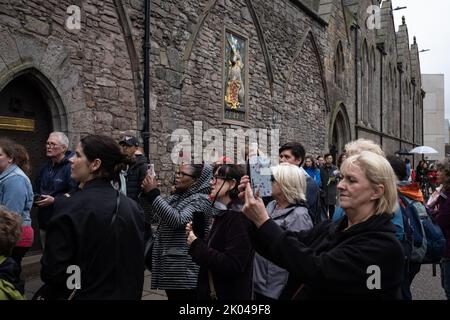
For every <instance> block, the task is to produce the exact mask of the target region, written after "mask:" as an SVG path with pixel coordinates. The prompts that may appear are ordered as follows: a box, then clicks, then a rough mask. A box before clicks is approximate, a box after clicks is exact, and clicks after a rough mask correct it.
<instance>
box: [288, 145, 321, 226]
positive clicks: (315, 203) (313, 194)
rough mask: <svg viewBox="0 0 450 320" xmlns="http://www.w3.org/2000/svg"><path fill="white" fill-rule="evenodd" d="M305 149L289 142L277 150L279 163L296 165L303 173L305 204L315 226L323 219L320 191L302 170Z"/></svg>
mask: <svg viewBox="0 0 450 320" xmlns="http://www.w3.org/2000/svg"><path fill="white" fill-rule="evenodd" d="M305 154H306V152H305V148H303V146H302V145H301V144H300V143H297V142H289V143H286V144H284V145H283V146H281V148H280V150H279V155H280V163H284V162H287V163H290V164H293V165H296V166H298V167H299V168H300V170H302V171H303V173H304V174H305V177H306V202H307V204H308V210H309V213H310V215H311V218H312V220H313V223H314V224H316V223H318V222H320V221H322V220H324V217H323V215H324V214H323V212H322V211H323V208H322V206H321V203H320V201H321V199H320V189H319V187H318V186H317V183H315V182H314V179H312V178H311V177H310V176H309V175H308V174H307V173H306V171H305V170H304V169H303V168H302V165H303V161H304V160H305Z"/></svg>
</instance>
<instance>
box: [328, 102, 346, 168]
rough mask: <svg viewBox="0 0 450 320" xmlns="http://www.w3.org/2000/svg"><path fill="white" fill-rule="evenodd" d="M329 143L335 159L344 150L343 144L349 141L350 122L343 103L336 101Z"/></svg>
mask: <svg viewBox="0 0 450 320" xmlns="http://www.w3.org/2000/svg"><path fill="white" fill-rule="evenodd" d="M330 120H331V125H330V134H329V140H328V141H329V144H330V150H332V151H333V152H334V153H335V155H334V158H335V159H336V158H337V156H339V154H341V153H343V152H344V147H345V145H346V144H347V143H348V142H350V141H351V133H350V122H349V120H348V115H347V111H346V109H345V106H344V104H342V103H338V104H337V107H336V108H335V109H334V112H333V114H332V117H331V119H330Z"/></svg>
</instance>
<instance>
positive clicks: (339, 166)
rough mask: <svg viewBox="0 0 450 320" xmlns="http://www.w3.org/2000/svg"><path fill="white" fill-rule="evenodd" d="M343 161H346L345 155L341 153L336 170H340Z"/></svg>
mask: <svg viewBox="0 0 450 320" xmlns="http://www.w3.org/2000/svg"><path fill="white" fill-rule="evenodd" d="M345 159H347V154H345V153H341V155H340V156H339V158H338V161H337V167H338V169H341V165H342V163H343V162H344V161H345Z"/></svg>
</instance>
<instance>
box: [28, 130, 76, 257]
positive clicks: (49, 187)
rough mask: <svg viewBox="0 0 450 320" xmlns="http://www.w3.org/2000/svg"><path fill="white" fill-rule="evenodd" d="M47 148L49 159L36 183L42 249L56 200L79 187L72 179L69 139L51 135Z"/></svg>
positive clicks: (63, 136)
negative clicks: (38, 198) (38, 196)
mask: <svg viewBox="0 0 450 320" xmlns="http://www.w3.org/2000/svg"><path fill="white" fill-rule="evenodd" d="M45 146H46V155H47V157H48V158H49V160H48V161H47V163H46V164H45V165H44V167H42V169H41V170H40V172H39V175H38V176H37V179H36V181H35V188H34V190H35V193H37V194H39V195H40V200H39V201H36V202H35V204H36V205H37V206H38V208H39V211H38V221H39V229H40V230H41V243H42V248H44V245H45V230H46V229H47V225H48V221H49V220H50V218H51V217H52V216H53V211H54V209H53V205H54V202H55V198H56V197H57V196H60V195H62V194H64V193H67V192H69V191H71V190H73V189H75V188H76V187H77V183H76V182H75V181H74V180H73V179H72V178H71V177H70V174H71V167H70V162H69V159H70V158H71V157H72V156H73V153H72V152H71V151H68V147H69V139H68V138H67V136H66V135H65V134H64V133H62V132H52V133H50V135H49V137H48V139H47V142H46V144H45Z"/></svg>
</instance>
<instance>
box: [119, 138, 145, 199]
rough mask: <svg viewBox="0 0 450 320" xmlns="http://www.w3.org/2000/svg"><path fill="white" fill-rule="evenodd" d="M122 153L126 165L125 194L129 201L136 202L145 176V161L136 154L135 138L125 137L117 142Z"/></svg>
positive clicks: (136, 144)
mask: <svg viewBox="0 0 450 320" xmlns="http://www.w3.org/2000/svg"><path fill="white" fill-rule="evenodd" d="M119 144H120V146H121V147H122V153H123V154H124V155H125V156H126V157H127V160H128V165H127V168H126V171H125V180H126V192H127V196H128V197H130V198H131V199H133V200H135V201H138V197H139V194H140V193H141V191H142V188H141V184H142V181H144V178H145V175H146V174H147V159H146V158H145V156H144V155H143V154H142V153H140V152H138V150H139V141H138V139H137V138H136V137H133V136H125V137H124V138H123V139H122V140H120V142H119Z"/></svg>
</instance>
